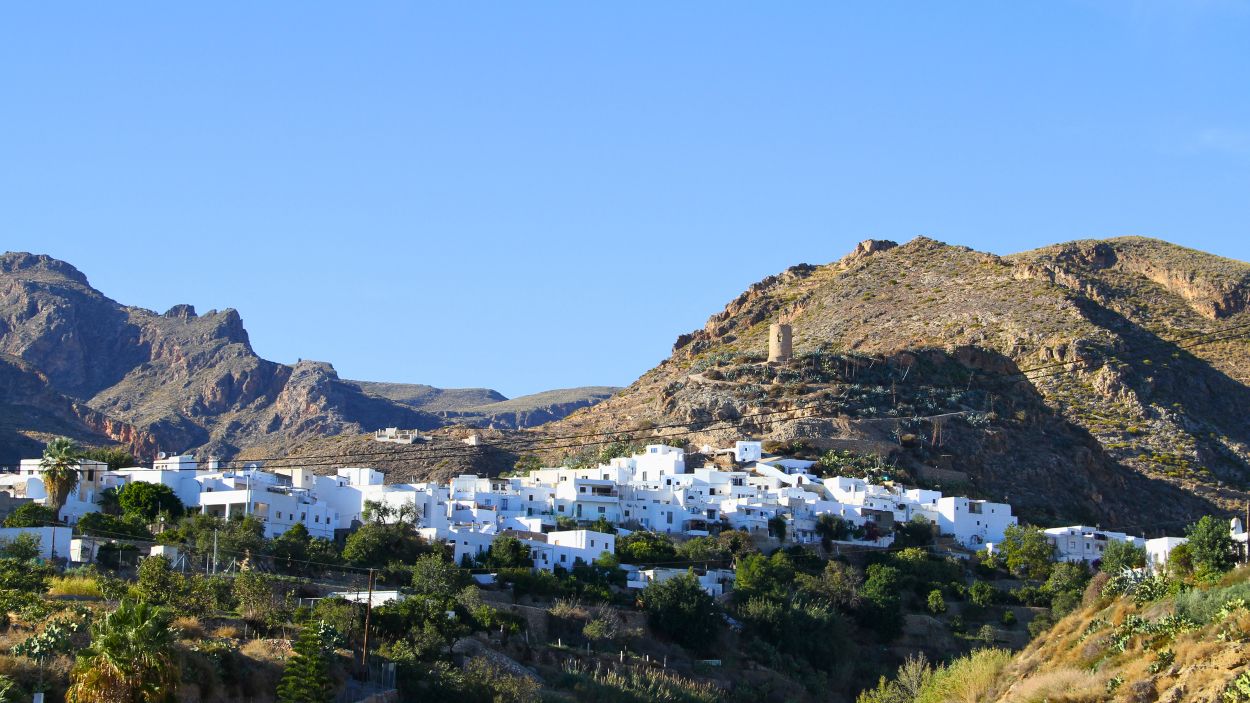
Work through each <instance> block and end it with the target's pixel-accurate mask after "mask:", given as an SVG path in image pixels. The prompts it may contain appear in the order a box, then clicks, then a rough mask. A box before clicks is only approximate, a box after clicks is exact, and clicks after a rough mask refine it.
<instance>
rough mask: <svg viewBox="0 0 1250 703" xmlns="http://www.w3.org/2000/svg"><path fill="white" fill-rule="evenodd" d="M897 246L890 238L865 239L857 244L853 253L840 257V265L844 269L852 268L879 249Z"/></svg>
mask: <svg viewBox="0 0 1250 703" xmlns="http://www.w3.org/2000/svg"><path fill="white" fill-rule="evenodd" d="M897 246H898V243H897V242H891V241H890V240H888V239H865V240H864V241H862V242H860V243H859V244H856V245H855V248H854V249H852V250H851V253H849V254H847V255H846V256H844V257H842V258H841V259H838V266H839V267H840V268H844V269H845V268H850V267H852V266H854V265H855V264H858V263H860V262H861V261H863V260H864V259H867V258H868V257H870V256H872V255H873V254H876V253H877V252H879V251H889V250H890V249H893V248H894V247H897Z"/></svg>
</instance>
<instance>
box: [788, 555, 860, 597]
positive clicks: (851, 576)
mask: <svg viewBox="0 0 1250 703" xmlns="http://www.w3.org/2000/svg"><path fill="white" fill-rule="evenodd" d="M796 581H797V584H798V586H799V589H800V590H801V591H802V592H803V595H804V596H806V597H809V598H813V599H817V600H820V601H823V602H825V603H827V604H828V605H830V606H833V607H836V608H841V609H843V610H849V609H851V608H854V607H856V606H858V605H859V601H860V597H859V590H860V589H861V588H862V587H863V585H864V575H863V574H862V573H860V571H859V570H858V569H856V568H855V567H853V566H851V565H850V564H843V563H842V562H840V561H835V560H832V559H831V560H829V561H828V562H826V563H825V567H824V569H823V570H822V571H821V572H820V574H819V575H817V576H808V575H807V574H799V575H798V576H797V577H796Z"/></svg>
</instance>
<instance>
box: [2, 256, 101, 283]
mask: <svg viewBox="0 0 1250 703" xmlns="http://www.w3.org/2000/svg"><path fill="white" fill-rule="evenodd" d="M0 273H11V274H17V275H23V274H25V275H28V276H29V275H31V274H35V275H38V274H52V275H54V276H55V277H59V278H64V279H67V280H70V281H73V282H74V283H80V284H82V285H84V286H89V285H91V284H89V283H87V277H86V276H85V275H83V273H82V271H79V270H78V269H76V268H74V266H73V265H72V264H69V263H66V262H64V261H61V260H60V259H54V258H52V257H51V256H48V255H47V254H32V253H30V252H26V251H6V252H5V253H4V255H3V256H0Z"/></svg>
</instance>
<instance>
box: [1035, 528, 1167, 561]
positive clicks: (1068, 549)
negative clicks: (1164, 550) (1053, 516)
mask: <svg viewBox="0 0 1250 703" xmlns="http://www.w3.org/2000/svg"><path fill="white" fill-rule="evenodd" d="M1042 533H1043V534H1045V535H1046V539H1048V540H1050V543H1051V544H1053V545H1055V560H1056V561H1070V562H1082V563H1085V564H1097V563H1098V562H1099V561H1101V560H1102V554H1103V552H1104V551H1106V549H1107V545H1108V544H1110V543H1112V542H1127V543H1128V544H1131V545H1133V546H1135V547H1144V546H1145V540H1144V539H1143V538H1141V537H1134V536H1132V535H1128V534H1125V533H1123V532H1112V531H1111V530H1100V529H1098V528H1096V527H1087V526H1085V525H1073V526H1071V527H1052V528H1050V529H1048V530H1042Z"/></svg>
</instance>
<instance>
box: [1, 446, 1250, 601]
mask: <svg viewBox="0 0 1250 703" xmlns="http://www.w3.org/2000/svg"><path fill="white" fill-rule="evenodd" d="M405 436H407V437H411V436H412V434H411V433H405V432H403V431H399V430H396V429H395V428H388V429H385V430H379V431H378V433H377V435H376V438H377V441H379V442H389V441H395V439H396V438H400V441H404V438H405ZM466 441H467V442H471V443H476V442H477V441H478V440H477V439H476V436H473V437H471V438H470V439H469V440H466ZM702 451H703V452H704V453H706V454H709V455H718V456H722V457H726V458H727V461H726V462H725V463H726V464H728V466H725V467H712V468H696V469H692V470H688V469H687V467H686V452H685V450H684V449H682V448H679V447H674V446H668V445H664V444H653V445H647V446H646V447H645V448H644V450H643V451H642V452H641V453H639V454H636V455H633V456H628V457H620V458H615V459H612V460H611V461H610V462H609V463H606V464H602V465H600V466H596V467H593V468H586V469H571V468H563V467H552V468H542V469H538V470H533V471H530V472H529V473H528V474H527V475H524V476H511V477H497V478H489V477H482V476H474V475H466V476H458V477H456V478H455V479H453V480H452V481H451V482H449V483H445V484H436V483H386V482H385V478H386V477H385V475H384V474H383V473H382V472H381V471H378V470H377V469H373V468H367V467H353V468H341V469H337V470H336V471H335V473H334V474H333V475H317V474H316V473H314V472H313V471H312V470H311V469H306V468H278V469H273V470H268V471H266V470H265V469H263V468H262V467H260V466H251V467H248V468H242V469H222V468H219V467H218V466H217V465H215V464H216V462H213V461H207V462H204V463H203V464H201V462H199V461H198V460H197V459H196V458H195V457H193V456H188V455H175V456H169V457H163V458H160V459H157V460H156V461H155V462H154V464H153V466H152V467H132V468H123V469H118V470H114V471H110V470H108V466H107V465H106V464H105V463H103V462H99V461H91V460H81V461H79V462H78V463H77V465H76V467H75V468H76V471H77V473H78V474H79V476H80V479H79V482H78V485H77V487H76V488H75V490H74V491H73V493H71V494H70V496H69V498H68V499H67V500H66V502H65V505H64V507H63V508H62V509H61V512H60V514H59V515H58V518H59V519H60V520H61V521H62V522H63V526H54V525H49V526H40V527H20V528H3V529H0V540H3V541H12V540H13V539H16V538H17V537H18V536H19V535H23V534H26V535H31V536H33V537H35V538H37V539H38V540H39V544H40V554H41V556H43V557H44V558H46V559H57V558H60V559H65V560H68V561H69V562H72V563H78V564H88V563H92V562H93V561H94V560H95V556H96V555H95V553H94V551H93V550H98V548H99V546H100V544H101V540H100V539H98V538H93V537H85V536H75V535H74V529H73V526H74V525H76V524H77V523H78V522H79V520H81V519H82V517H83V516H84V515H87V514H90V513H93V512H98V511H99V510H100V496H101V495H102V494H103V493H104V492H105V491H108V490H110V489H111V490H114V491H117V490H119V489H122V488H123V487H124V486H125V485H127V484H129V483H133V482H142V483H152V484H159V485H162V486H166V487H168V488H169V489H170V490H171V491H172V492H173V494H174V495H176V496H177V497H178V499H179V500H180V501H181V502H182V504H183V505H184V506H186V509H187V510H188V511H190V512H197V513H202V514H206V515H212V516H216V517H220V518H224V519H227V520H228V519H231V518H241V517H244V516H250V517H253V518H255V519H257V520H259V521H260V522H261V523H262V524H263V525H264V537H265V538H266V539H274V538H277V537H279V536H281V535H282V534H283V533H284V532H286V531H287V530H289V529H291V528H292V527H293V526H295V525H301V526H302V527H303V528H304V529H305V530H307V532H308V534H309V535H311V536H312V537H318V538H323V539H334V538H335V537H336V536H338V535H340V533H342V532H348V531H351V530H352V529H354V528H356V527H359V526H360V525H362V524H363V523H364V522H365V521H366V519H367V515H368V512H369V511H370V510H371V509H373V510H376V509H377V507H382V508H383V513H384V514H386V513H389V514H393V515H401V514H408V515H414V516H415V519H416V526H417V528H418V532H419V533H420V534H421V536H422V537H424V538H425V539H426V540H428V541H430V542H432V543H445V544H446V545H448V546H449V547H450V549H451V551H452V554H453V558H454V560H455V562H456V563H458V564H462V565H465V566H471V565H472V564H474V563H475V560H476V559H477V558H479V557H480V556H482V555H483V554H485V553H487V552H488V551H489V549H490V547H491V544H492V543H493V542H494V540H495V539H496V538H498V537H499V536H501V535H506V536H510V537H513V538H515V539H517V540H519V541H520V542H521V543H522V544H524V545H525V546H526V547H528V549H529V550H530V553H531V555H532V558H533V568H534V569H539V570H545V571H552V570H555V569H564V570H569V569H571V568H573V567H574V566H576V565H586V564H591V563H594V562H596V561H598V560H600V558H601V557H603V556H604V555H605V554H608V555H611V554H614V552H615V544H616V540H617V538H618V537H623V536H626V535H629V534H630V533H631V532H633V531H639V530H641V531H652V532H658V533H663V534H665V535H669V536H671V537H674V538H676V539H678V540H680V539H683V538H694V537H706V536H709V535H711V534H716V533H720V532H722V531H724V530H740V531H743V532H746V533H747V534H749V535H756V536H762V537H772V538H774V540H775V541H776V542H777V543H779V544H786V543H790V544H799V545H812V544H818V543H820V542H822V539H823V540H826V541H828V542H832V543H833V544H834V545H842V546H847V547H855V548H859V549H882V550H886V549H889V548H891V546H892V545H893V543H894V539H895V527H896V526H899V525H904V524H908V523H912V524H920V525H924V526H925V527H926V529H928V530H930V531H931V532H932V535H933V537H934V538H936V540H937V541H938V542H939V543H940V544H943V545H944V546H945V548H946V549H947V550H948V551H949V552H950V553H952V554H957V555H961V556H963V557H965V558H966V557H968V556H971V555H972V554H973V553H975V552H978V551H981V550H985V551H986V552H988V553H993V552H994V545H995V543H998V542H1000V541H1001V540H1002V539H1003V537H1004V534H1005V532H1006V530H1007V528H1008V527H1009V526H1012V525H1015V524H1017V518H1016V517H1015V516H1014V515H1013V514H1012V509H1011V506H1010V505H1009V504H1006V503H995V502H990V501H987V500H975V499H971V498H967V497H962V496H945V495H942V493H941V492H940V491H936V490H925V489H920V488H907V487H903V486H896V485H892V484H877V483H871V482H869V481H868V480H865V479H862V478H851V477H843V476H835V477H829V478H819V477H817V476H816V475H815V474H814V473H813V472H812V467H813V465H815V463H816V462H814V461H810V460H800V459H794V458H788V457H784V456H764V455H763V452H762V443H761V442H760V441H752V440H741V441H737V442H735V443H734V445H733V446H732V447H729V448H712V447H703V448H702ZM41 461H42V460H41V459H37V458H32V459H27V460H23V461H22V464H21V468H20V469H19V471H18V472H17V473H14V474H6V475H0V487H3V491H4V493H0V500H4V502H5V504H6V505H7V506H8V509H9V510H10V511H11V510H12V509H13V508H14V507H16V506H17V505H20V504H21V502H22V501H23V500H26V501H34V502H42V501H44V499H45V498H46V497H47V490H46V488H45V486H44V483H43V479H42V477H41V476H42V473H43V471H44V468H43V466H42V465H41ZM6 495H7V497H6ZM392 519H394V518H392ZM595 526H610V527H611V528H612V531H611V532H607V531H599V530H596V529H594V528H595ZM1229 530H1230V535H1231V537H1232V539H1233V540H1234V541H1236V542H1237V543H1239V544H1241V545H1245V544H1246V540H1247V533H1246V529H1245V526H1244V525H1243V523H1242V520H1241V519H1240V518H1233V519H1232V520H1231V521H1230V524H1229ZM1043 533H1044V534H1045V535H1046V538H1047V539H1048V540H1049V541H1050V543H1051V544H1052V545H1053V547H1054V558H1055V560H1056V561H1062V562H1082V563H1086V564H1090V565H1094V566H1096V565H1097V564H1098V563H1099V562H1100V560H1101V558H1102V554H1103V552H1104V551H1105V550H1106V548H1107V546H1108V545H1109V544H1111V543H1114V542H1121V543H1127V544H1130V545H1134V546H1137V547H1141V548H1144V549H1145V551H1146V554H1147V556H1148V559H1147V564H1146V568H1147V569H1148V570H1150V571H1154V570H1158V569H1161V568H1163V567H1164V566H1165V565H1166V564H1167V562H1168V556H1169V554H1170V552H1171V551H1172V550H1173V549H1174V548H1175V547H1177V546H1179V545H1181V544H1184V543H1185V542H1186V539H1185V538H1184V537H1178V536H1165V537H1156V538H1152V539H1146V538H1144V537H1138V536H1133V535H1130V534H1126V533H1124V532H1115V531H1110V530H1103V529H1099V528H1097V527H1091V526H1085V525H1072V526H1062V527H1049V528H1045V529H1043ZM830 535H832V536H833V537H832V538H831V537H830ZM151 549H153V550H155V552H156V553H158V554H164V555H172V556H174V557H176V556H177V550H176V549H171V548H170V547H167V546H164V545H154V546H153V547H152V548H151ZM624 568H625V569H627V570H629V571H630V573H629V580H628V584H629V586H630V587H633V588H642V587H645V586H646V585H647V584H648V583H650V582H652V581H654V580H657V579H659V580H664V579H666V578H671V577H673V576H676V575H680V574H684V573H686V572H687V569H685V568H682V569H677V568H666V567H664V566H655V567H652V568H645V569H638V568H636V567H632V566H629V565H625V566H624ZM692 568H693V567H692ZM696 570H697V569H696ZM698 576H699V578H700V581H701V583H703V584H704V585H705V588H706V589H707V590H708V591H709V592H710V593H712V594H713V595H720V594H722V593H724V592H726V591H728V590H731V589H732V584H733V570H732V569H712V570H708V571H705V572H703V573H699V574H698Z"/></svg>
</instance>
